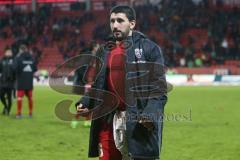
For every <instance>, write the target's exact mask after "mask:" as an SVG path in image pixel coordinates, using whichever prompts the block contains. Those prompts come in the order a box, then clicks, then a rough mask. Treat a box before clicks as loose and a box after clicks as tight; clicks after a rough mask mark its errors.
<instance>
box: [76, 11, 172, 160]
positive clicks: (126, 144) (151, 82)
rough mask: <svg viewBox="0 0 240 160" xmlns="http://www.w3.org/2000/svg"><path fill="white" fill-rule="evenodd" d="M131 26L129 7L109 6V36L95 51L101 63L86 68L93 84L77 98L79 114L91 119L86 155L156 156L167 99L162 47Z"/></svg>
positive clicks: (143, 159)
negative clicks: (92, 78)
mask: <svg viewBox="0 0 240 160" xmlns="http://www.w3.org/2000/svg"><path fill="white" fill-rule="evenodd" d="M135 25H136V15H135V11H134V9H133V8H131V7H129V6H116V7H114V8H112V10H111V11H110V27H111V31H112V41H111V42H109V43H107V44H108V45H107V47H106V45H105V46H101V47H100V49H99V51H98V52H97V57H98V58H99V59H100V60H101V62H103V64H95V65H94V66H92V67H91V66H90V67H89V70H95V73H96V77H95V79H94V84H93V86H92V88H91V90H89V92H88V94H87V95H85V96H83V97H82V98H81V99H80V101H79V102H77V103H76V107H77V111H78V113H79V114H80V115H82V116H87V117H91V118H92V123H91V129H90V142H89V157H99V158H100V160H122V159H124V160H125V159H135V160H155V159H159V156H160V149H161V144H162V128H163V121H162V117H163V112H164V106H165V104H166V102H167V83H166V79H165V74H164V73H165V72H164V60H163V55H162V52H161V49H160V47H159V46H158V45H157V44H155V43H154V42H152V41H151V40H149V39H148V38H147V37H146V36H145V35H144V34H142V33H140V32H138V31H135V30H134V28H135ZM110 93H111V94H110ZM94 98H95V99H94ZM96 99H97V100H100V102H101V103H99V101H96ZM101 100H102V101H101Z"/></svg>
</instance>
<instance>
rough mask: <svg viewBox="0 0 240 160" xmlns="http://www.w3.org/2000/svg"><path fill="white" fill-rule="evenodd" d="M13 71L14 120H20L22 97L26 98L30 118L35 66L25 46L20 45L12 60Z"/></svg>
mask: <svg viewBox="0 0 240 160" xmlns="http://www.w3.org/2000/svg"><path fill="white" fill-rule="evenodd" d="M14 70H15V72H16V89H17V114H16V118H21V114H22V98H23V96H24V95H26V96H27V98H28V106H29V117H32V111H33V99H32V90H33V77H34V72H36V71H37V66H36V64H35V62H34V59H33V57H32V55H31V54H30V53H29V51H28V48H27V46H26V45H25V44H22V45H20V47H19V53H18V55H17V56H16V58H15V60H14Z"/></svg>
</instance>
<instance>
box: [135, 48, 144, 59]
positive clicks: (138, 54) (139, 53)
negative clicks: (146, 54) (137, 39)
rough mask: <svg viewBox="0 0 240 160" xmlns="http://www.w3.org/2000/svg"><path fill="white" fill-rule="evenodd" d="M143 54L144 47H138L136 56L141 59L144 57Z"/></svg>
mask: <svg viewBox="0 0 240 160" xmlns="http://www.w3.org/2000/svg"><path fill="white" fill-rule="evenodd" d="M142 54H143V50H142V49H139V48H136V49H135V56H136V57H137V58H138V59H140V58H142Z"/></svg>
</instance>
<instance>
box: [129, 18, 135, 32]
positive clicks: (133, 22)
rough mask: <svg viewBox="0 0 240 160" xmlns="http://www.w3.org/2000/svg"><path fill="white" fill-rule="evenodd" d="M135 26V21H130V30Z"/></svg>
mask: <svg viewBox="0 0 240 160" xmlns="http://www.w3.org/2000/svg"><path fill="white" fill-rule="evenodd" d="M135 25H136V21H135V20H133V21H130V29H131V30H133V29H134V28H135Z"/></svg>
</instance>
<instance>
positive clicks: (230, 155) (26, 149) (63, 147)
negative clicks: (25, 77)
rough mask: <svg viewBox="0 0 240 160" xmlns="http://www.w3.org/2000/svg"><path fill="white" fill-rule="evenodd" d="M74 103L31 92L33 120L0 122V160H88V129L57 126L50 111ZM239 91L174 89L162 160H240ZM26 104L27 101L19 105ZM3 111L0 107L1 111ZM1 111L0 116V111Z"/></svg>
mask: <svg viewBox="0 0 240 160" xmlns="http://www.w3.org/2000/svg"><path fill="white" fill-rule="evenodd" d="M63 99H72V100H75V101H76V100H77V99H78V97H76V96H75V97H74V96H69V95H64V94H59V93H56V92H55V91H53V90H51V89H49V88H48V87H36V88H35V90H34V102H35V107H34V115H33V118H32V119H29V118H28V117H27V113H28V107H27V105H26V103H24V105H23V118H22V119H15V118H14V114H15V112H16V105H15V104H16V101H14V106H13V109H12V115H11V116H10V117H5V116H2V115H1V116H0V159H1V160H87V159H88V158H87V150H88V138H89V136H88V133H89V128H86V127H84V126H83V122H80V123H79V124H78V125H77V127H76V128H75V129H73V128H71V126H70V122H63V121H61V120H59V119H58V118H57V117H56V116H55V114H54V107H55V105H56V104H57V103H58V102H59V101H60V100H63ZM239 99H240V87H175V88H174V90H173V91H172V92H170V94H169V101H168V104H167V106H166V108H165V117H164V119H165V122H164V125H165V126H164V134H163V148H162V154H161V160H237V159H240V127H239V123H240V116H239V114H240V100H239ZM24 101H26V99H24ZM0 109H1V110H2V105H0ZM1 110H0V111H1Z"/></svg>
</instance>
